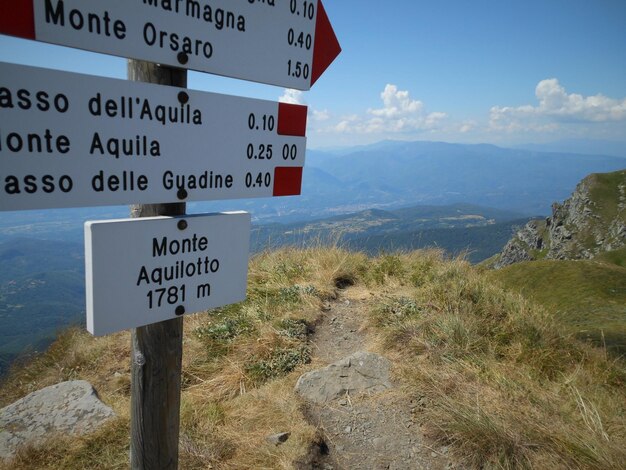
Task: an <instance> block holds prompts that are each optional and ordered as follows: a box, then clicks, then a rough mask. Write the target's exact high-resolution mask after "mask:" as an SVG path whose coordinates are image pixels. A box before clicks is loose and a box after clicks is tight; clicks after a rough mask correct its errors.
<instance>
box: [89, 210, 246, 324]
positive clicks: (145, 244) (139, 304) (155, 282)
mask: <svg viewBox="0 0 626 470" xmlns="http://www.w3.org/2000/svg"><path fill="white" fill-rule="evenodd" d="M249 246H250V215H249V214H248V213H246V212H231V213H220V214H207V215H187V216H180V217H148V218H141V219H124V220H110V221H102V222H87V223H86V224H85V276H86V292H87V296H86V297H87V330H88V331H89V332H90V333H92V334H93V335H96V336H101V335H106V334H109V333H114V332H116V331H121V330H126V329H129V328H135V327H139V326H144V325H149V324H151V323H156V322H160V321H165V320H169V319H172V318H176V317H177V316H180V315H184V314H186V313H195V312H200V311H204V310H207V309H209V308H214V307H219V306H222V305H227V304H231V303H235V302H239V301H242V300H244V299H245V296H246V282H247V273H248V252H249Z"/></svg>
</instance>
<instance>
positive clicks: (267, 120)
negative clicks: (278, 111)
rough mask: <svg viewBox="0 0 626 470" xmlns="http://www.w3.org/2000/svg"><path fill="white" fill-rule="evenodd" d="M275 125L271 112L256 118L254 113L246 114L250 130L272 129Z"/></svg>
mask: <svg viewBox="0 0 626 470" xmlns="http://www.w3.org/2000/svg"><path fill="white" fill-rule="evenodd" d="M275 126H276V118H274V116H272V115H271V114H264V115H262V116H261V117H260V118H259V119H257V117H256V115H255V114H254V113H250V115H249V116H248V129H250V130H251V131H270V132H272V131H273V130H274V127H275Z"/></svg>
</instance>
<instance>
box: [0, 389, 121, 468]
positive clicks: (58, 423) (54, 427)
mask: <svg viewBox="0 0 626 470" xmlns="http://www.w3.org/2000/svg"><path fill="white" fill-rule="evenodd" d="M113 416H115V413H114V412H113V410H112V409H111V408H109V407H108V406H106V405H105V404H104V403H102V402H101V401H100V400H99V399H98V395H97V394H96V391H95V390H94V388H93V387H92V386H91V384H90V383H89V382H86V381H84V380H75V381H70V382H62V383H59V384H56V385H52V386H50V387H46V388H43V389H41V390H38V391H36V392H33V393H31V394H30V395H27V396H25V397H24V398H22V399H20V400H18V401H16V402H15V403H13V404H11V405H9V406H7V407H5V408H2V409H0V458H4V459H6V458H10V457H12V456H13V455H15V452H16V451H17V449H18V447H19V446H21V445H24V444H36V443H38V442H41V441H43V440H44V439H46V438H47V437H50V436H52V435H53V434H55V433H61V434H69V435H74V436H78V435H83V434H87V433H90V432H93V431H95V430H96V429H97V428H98V427H99V426H100V425H101V424H103V423H104V422H105V421H107V420H108V419H110V418H112V417H113Z"/></svg>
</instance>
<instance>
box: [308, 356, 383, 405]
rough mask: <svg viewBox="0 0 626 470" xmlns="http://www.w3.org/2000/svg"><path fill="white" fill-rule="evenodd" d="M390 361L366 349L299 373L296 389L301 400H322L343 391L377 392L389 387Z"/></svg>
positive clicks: (331, 398) (344, 392)
mask: <svg viewBox="0 0 626 470" xmlns="http://www.w3.org/2000/svg"><path fill="white" fill-rule="evenodd" d="M390 367H391V363H390V362H389V360H388V359H386V358H384V357H382V356H379V355H378V354H374V353H370V352H357V353H354V354H352V355H351V356H348V357H346V358H344V359H342V360H340V361H338V362H335V363H334V364H331V365H329V366H328V367H325V368H323V369H319V370H314V371H312V372H308V373H306V374H304V375H302V376H301V377H300V378H299V379H298V382H297V383H296V392H297V393H298V394H300V395H301V396H302V397H303V398H304V399H305V400H307V401H309V402H313V403H318V404H323V403H326V402H329V401H331V400H333V399H335V398H338V397H341V396H344V395H345V394H346V393H347V394H350V395H357V394H360V393H368V394H373V393H379V392H383V391H385V390H387V389H389V388H391V387H392V384H391V382H390V380H389V370H390Z"/></svg>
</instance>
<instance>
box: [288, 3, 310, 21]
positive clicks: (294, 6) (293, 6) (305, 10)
mask: <svg viewBox="0 0 626 470" xmlns="http://www.w3.org/2000/svg"><path fill="white" fill-rule="evenodd" d="M289 8H290V10H291V14H292V15H298V16H300V12H301V11H302V15H303V16H304V17H305V18H308V19H309V20H312V19H313V18H315V5H314V4H313V2H307V1H304V2H302V10H299V9H298V0H291V1H290V2H289Z"/></svg>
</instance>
